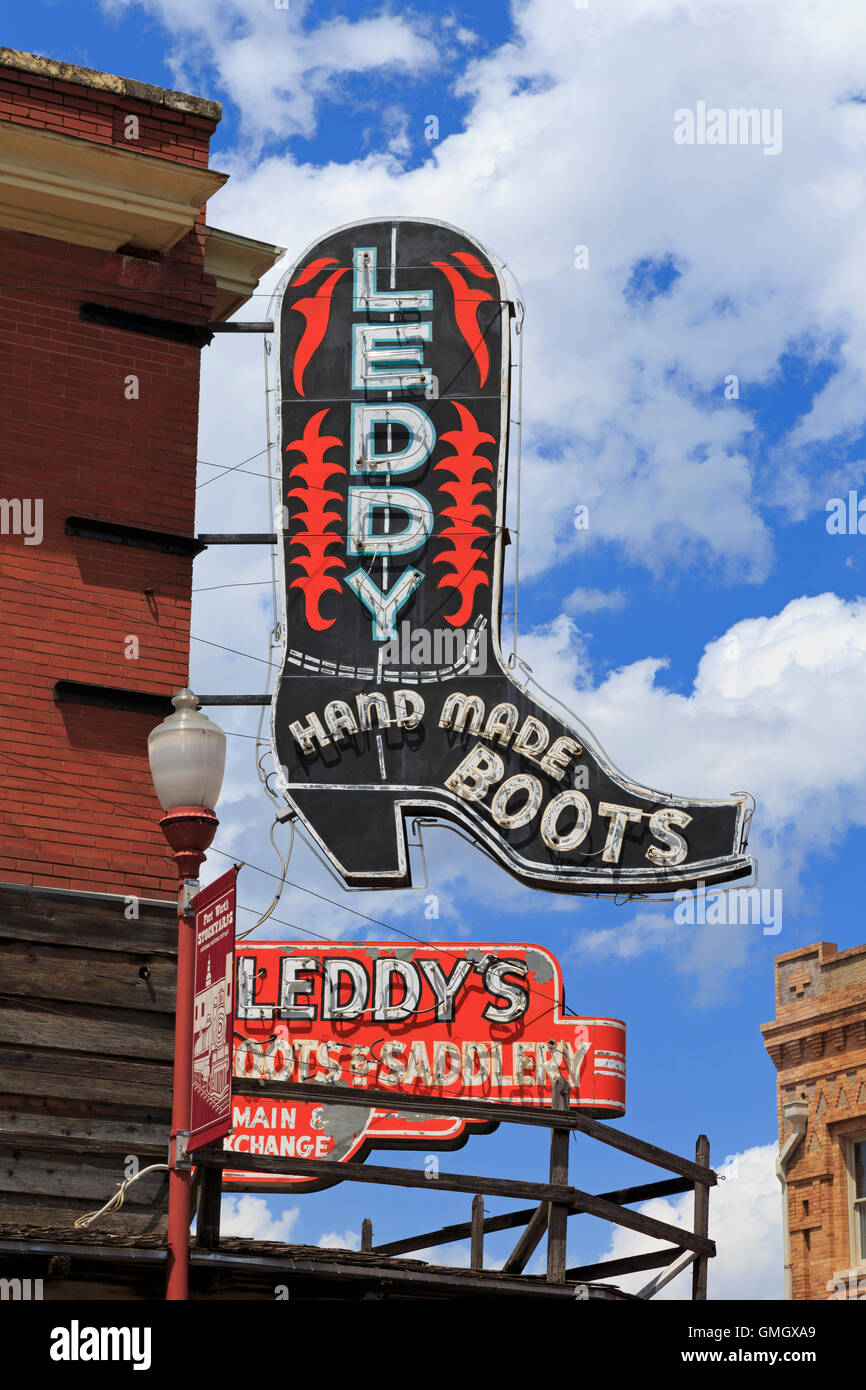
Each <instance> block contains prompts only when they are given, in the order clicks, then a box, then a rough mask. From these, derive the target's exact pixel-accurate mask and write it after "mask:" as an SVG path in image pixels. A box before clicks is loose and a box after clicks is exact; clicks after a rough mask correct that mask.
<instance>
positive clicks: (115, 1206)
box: [75, 1163, 170, 1230]
mask: <svg viewBox="0 0 866 1390" xmlns="http://www.w3.org/2000/svg"><path fill="white" fill-rule="evenodd" d="M158 1168H165V1169H166V1170H167V1171H169V1170H170V1165H169V1164H168V1163H151V1164H150V1166H149V1167H148V1168H142V1169H140V1171H139V1172H137V1173H136V1175H135V1177H134V1178H124V1179H123V1182H121V1183H118V1185H117V1191H116V1192H115V1194H114V1196H113V1197H109V1199H108V1201H107V1202H106V1203H105V1206H104V1207H100V1208H99V1211H89V1212H87V1214H86V1215H85V1216H79V1217H78V1218H77V1219H76V1221H75V1229H76V1230H80V1229H81V1228H82V1227H83V1226H90V1225H92V1224H93V1222H94V1221H96V1220H97V1219H98V1218H99V1217H100V1216H105V1215H106V1214H107V1213H108V1212H110V1211H120V1208H121V1207H122V1206H123V1198H124V1194H125V1192H126V1189H127V1188H128V1187H131V1186H132V1184H133V1183H134V1182H138V1180H139V1178H143V1177H144V1175H145V1173H154V1172H156V1170H157V1169H158Z"/></svg>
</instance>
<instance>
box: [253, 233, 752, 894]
mask: <svg viewBox="0 0 866 1390" xmlns="http://www.w3.org/2000/svg"><path fill="white" fill-rule="evenodd" d="M510 313H511V305H510V304H509V302H508V298H507V293H506V288H505V284H504V279H503V275H502V272H501V270H500V267H499V265H498V263H497V262H496V260H495V259H494V257H492V256H491V255H490V253H489V252H488V251H486V250H485V249H484V247H482V246H481V245H479V243H478V242H476V241H474V240H473V239H472V238H471V237H469V236H467V235H466V234H465V233H463V232H460V231H458V230H457V229H455V228H454V227H450V226H448V225H447V224H445V223H442V222H437V221H428V220H422V219H407V218H389V219H387V220H385V219H382V220H373V221H367V222H360V223H356V224H354V225H352V226H349V227H344V228H341V229H339V230H337V231H334V232H331V233H330V234H329V235H327V236H326V237H324V238H323V239H322V240H320V241H318V242H316V244H315V245H314V246H313V247H311V248H310V249H309V250H308V251H307V252H306V253H305V254H304V255H303V256H302V257H301V259H300V260H299V261H298V263H297V264H296V265H295V266H294V267H293V268H292V270H291V271H290V272H289V273H288V274H287V276H286V277H285V278H284V281H283V284H282V286H281V290H280V305H279V312H278V315H277V335H278V338H277V341H278V364H279V365H278V370H279V376H278V404H279V428H280V456H281V460H282V492H283V498H282V502H283V506H282V509H281V512H280V513H279V514H278V515H279V517H280V521H281V525H280V527H279V531H280V543H281V571H282V596H283V642H284V647H283V658H282V663H281V667H282V669H281V674H280V678H279V680H278V682H277V685H276V688H275V693H274V699H273V703H272V738H273V745H274V756H275V761H276V763H277V765H278V766H279V768H280V775H281V778H282V782H283V790H284V793H285V795H286V797H287V799H288V800H289V802H290V803H291V805H292V806H293V807H294V809H295V810H296V811H297V813H298V815H299V816H300V817H301V819H302V820H303V822H304V824H305V826H306V828H307V830H308V831H309V832H310V833H311V835H312V836H313V838H314V839H315V841H316V842H317V843H318V845H319V847H320V849H321V850H322V851H323V852H324V854H325V855H326V856H327V857H328V859H329V860H330V862H331V863H332V865H333V866H334V868H335V869H336V871H337V872H338V873H339V875H341V876H342V878H343V879H344V881H345V882H346V883H347V884H349V885H353V886H367V887H378V888H388V887H393V888H399V887H404V886H406V885H408V884H410V883H411V867H410V863H409V856H408V851H407V843H406V828H405V822H406V818H407V817H411V816H418V815H421V816H426V817H435V818H437V819H442V820H445V821H450V822H452V823H455V824H456V825H457V826H458V827H460V828H461V829H462V830H463V831H464V832H466V831H468V832H469V834H470V836H471V837H472V839H473V840H474V841H475V842H476V843H478V844H479V845H480V846H481V847H483V848H484V849H486V850H487V851H488V852H489V853H490V854H491V855H493V856H494V858H495V859H497V860H498V861H499V863H500V864H502V865H503V867H505V868H506V869H508V870H509V871H510V872H511V873H513V874H514V875H516V877H517V878H519V879H521V880H522V881H523V882H525V883H528V884H531V885H534V886H536V887H539V888H548V889H553V890H561V891H572V892H585V893H586V892H605V891H606V892H618V893H623V892H638V893H646V892H663V891H665V890H668V889H670V888H672V887H686V886H690V885H694V884H695V883H697V881H698V880H704V881H709V880H713V881H716V882H721V881H725V880H730V879H735V878H739V877H742V876H743V875H744V874H747V873H748V872H750V869H751V860H750V859H749V858H748V857H747V856H746V855H745V854H744V839H745V831H746V826H747V815H746V810H747V798H746V796H745V795H743V794H736V795H732V796H730V797H728V798H726V799H723V800H695V799H691V798H685V797H679V796H673V795H668V794H662V793H658V792H654V791H653V790H652V789H650V788H648V787H644V786H641V785H639V784H637V783H635V782H633V781H631V780H630V779H628V778H626V777H625V776H624V775H623V774H621V773H620V772H618V771H617V769H616V768H615V767H614V765H613V764H612V763H611V762H610V761H609V760H608V758H607V757H606V756H605V754H604V753H603V752H602V750H601V748H599V747H598V746H595V744H594V740H593V739H592V738H591V736H589V735H588V734H587V732H586V731H584V730H582V729H579V728H578V727H576V725H572V724H570V723H569V722H568V721H567V718H566V717H565V716H564V715H561V714H558V713H556V712H555V711H554V710H553V709H552V708H548V707H547V705H546V704H545V703H544V701H543V700H542V699H538V698H534V697H533V695H531V694H530V693H529V691H528V690H526V689H523V688H521V686H520V685H519V684H517V683H516V682H515V681H514V679H513V676H512V674H511V673H510V672H509V670H508V667H507V665H506V663H505V661H504V659H503V657H502V653H501V650H500V645H499V617H500V611H501V605H502V572H503V557H504V545H505V543H506V535H505V487H506V462H507V450H508V419H509V376H510V360H509V359H510V350H509V349H510V337H511V330H510Z"/></svg>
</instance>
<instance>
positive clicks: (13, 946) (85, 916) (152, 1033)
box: [0, 885, 177, 1234]
mask: <svg viewBox="0 0 866 1390" xmlns="http://www.w3.org/2000/svg"><path fill="white" fill-rule="evenodd" d="M125 906H126V904H125V901H124V899H123V898H108V897H107V898H89V897H87V896H86V895H84V894H75V893H67V894H63V895H58V894H49V893H45V892H42V891H40V889H39V888H33V889H26V890H20V889H15V888H12V887H8V886H4V885H0V1228H3V1227H9V1226H15V1225H20V1226H43V1227H47V1228H52V1227H53V1228H57V1227H61V1228H66V1227H70V1226H72V1223H73V1222H74V1220H75V1218H76V1217H77V1216H80V1215H83V1214H84V1213H85V1212H88V1211H94V1210H96V1209H97V1208H98V1207H101V1206H102V1204H103V1203H104V1202H105V1201H107V1200H108V1198H109V1197H110V1196H111V1195H112V1194H113V1193H114V1191H115V1189H116V1185H117V1183H118V1182H119V1181H120V1179H121V1178H122V1177H123V1175H124V1173H123V1167H124V1164H123V1162H122V1161H120V1160H118V1158H117V1156H116V1155H115V1156H113V1157H111V1158H107V1159H105V1160H100V1159H95V1158H93V1157H92V1156H87V1157H86V1158H85V1157H83V1156H82V1155H81V1154H80V1153H76V1143H77V1141H79V1140H80V1139H90V1140H93V1139H99V1138H104V1139H111V1140H117V1139H120V1140H122V1141H123V1142H124V1143H125V1144H126V1143H128V1146H129V1147H128V1153H129V1154H130V1155H135V1156H136V1157H138V1158H139V1163H140V1166H141V1167H145V1166H147V1164H148V1163H153V1162H165V1153H166V1150H167V1146H168V1133H169V1126H170V1110H171V1063H172V1052H173V1039H174V989H175V968H176V956H177V917H176V909H175V907H174V904H173V903H167V904H166V905H165V907H164V908H163V907H161V906H157V905H146V904H144V903H139V904H138V911H139V917H138V920H137V921H136V920H129V919H127V917H126V916H125V915H124V909H125ZM28 1133H31V1134H33V1133H36V1134H40V1135H51V1136H53V1137H54V1138H56V1150H53V1151H52V1152H51V1153H50V1154H47V1153H45V1152H36V1151H35V1150H30V1151H28V1149H27V1147H26V1140H25V1139H24V1138H23V1136H24V1135H26V1134H28ZM17 1135H20V1136H22V1137H21V1138H20V1139H18V1140H17V1142H16V1136H17ZM154 1146H155V1147H156V1149H157V1150H158V1153H154V1152H152V1151H153V1149H154ZM143 1149H146V1150H149V1152H146V1153H143V1152H142V1150H143ZM167 1192H168V1183H167V1175H166V1173H164V1172H158V1173H154V1174H152V1175H151V1174H149V1175H148V1176H147V1177H145V1178H142V1179H141V1180H140V1181H139V1182H137V1183H135V1184H133V1186H132V1187H131V1188H129V1189H127V1194H126V1199H125V1201H124V1205H123V1207H122V1209H121V1210H120V1211H119V1212H118V1213H116V1214H112V1215H111V1216H108V1217H103V1218H101V1219H100V1222H99V1229H100V1230H105V1231H116V1232H123V1233H129V1234H132V1233H134V1232H139V1231H148V1232H151V1233H157V1232H159V1231H161V1230H164V1229H165V1224H166V1211H167V1200H168V1199H167Z"/></svg>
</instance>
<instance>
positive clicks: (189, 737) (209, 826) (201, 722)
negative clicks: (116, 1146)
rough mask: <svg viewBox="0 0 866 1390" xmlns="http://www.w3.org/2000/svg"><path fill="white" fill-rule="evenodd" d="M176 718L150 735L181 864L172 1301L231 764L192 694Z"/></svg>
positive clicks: (177, 704)
mask: <svg viewBox="0 0 866 1390" xmlns="http://www.w3.org/2000/svg"><path fill="white" fill-rule="evenodd" d="M171 703H172V704H173V705H174V709H175V712H174V714H170V715H168V717H167V718H166V719H164V720H163V721H162V723H161V724H158V725H157V727H156V728H155V729H154V730H153V731H152V733H151V734H150V735H149V736H148V740H147V753H148V757H149V759H150V772H151V776H152V778H153V786H154V790H155V791H156V795H157V798H158V800H159V803H160V805H161V806H162V809H163V810H164V811H165V815H164V816H163V817H162V819H161V820H160V822H159V824H160V827H161V829H162V833H163V834H164V835H165V838H166V839H167V840H168V843H169V845H170V846H171V849H172V852H173V858H174V861H175V864H176V865H177V877H178V895H177V919H178V934H177V1004H176V1009H175V1023H174V1085H173V1090H172V1103H171V1147H170V1151H169V1175H168V1282H167V1285H166V1298H167V1299H172V1300H183V1299H185V1298H186V1297H187V1295H188V1287H189V1225H190V1215H191V1213H190V1183H191V1176H192V1170H191V1167H190V1162H189V1157H188V1155H187V1147H186V1146H187V1141H188V1139H189V1118H190V1104H191V1097H192V1046H193V992H194V981H193V963H194V942H193V925H194V920H195V917H194V913H193V911H192V899H193V897H194V895H195V893H196V892H197V891H198V886H199V885H198V873H199V869H200V868H201V864H202V860H203V859H204V858H205V851H206V850H207V848H208V846H209V845H210V844H211V841H212V840H213V837H214V835H215V834H216V829H217V826H218V825H219V821H218V820H217V818H216V816H215V814H214V811H213V807H214V806H215V805H216V802H217V798H218V797H219V794H220V788H221V786H222V781H223V773H224V771H225V762H226V736H225V734H224V733H223V731H222V729H220V728H219V726H218V725H217V724H214V723H213V722H212V721H211V720H210V719H208V718H207V716H206V715H204V714H201V713H200V712H199V708H198V700H197V699H196V697H195V695H194V694H193V693H192V691H191V690H181V691H179V692H178V694H177V695H175V696H174V697H173V699H172V702H171Z"/></svg>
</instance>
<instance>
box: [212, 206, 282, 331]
mask: <svg viewBox="0 0 866 1390" xmlns="http://www.w3.org/2000/svg"><path fill="white" fill-rule="evenodd" d="M284 254H285V247H284V246H274V245H272V244H271V242H269V241H255V240H253V238H252V237H243V236H237V235H236V234H235V233H234V232H223V231H221V230H220V229H219V228H218V227H205V249H204V268H205V273H206V274H207V275H213V277H214V279H215V280H216V285H217V298H216V305H215V308H214V314H213V319H214V322H215V323H220V322H222V321H224V320H225V319H227V318H229V317H230V316H231V315H232V314H233V313H235V311H236V310H237V309H239V308H240V307H241V305H242V304H246V302H247V300H248V299H249V298H250V296H251V295H252V294H253V292H254V290H255V288H256V286H257V285H258V283H259V280H260V279H261V277H262V276H263V275H264V274H265V273H266V272H267V271H269V270H270V269H271V267H272V266H273V265H275V264H276V263H277V261H278V260H279V259H280V257H281V256H282V255H284ZM259 317H260V318H261V317H263V315H259Z"/></svg>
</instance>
